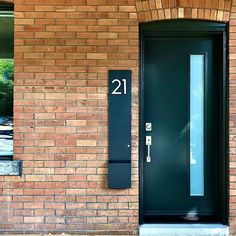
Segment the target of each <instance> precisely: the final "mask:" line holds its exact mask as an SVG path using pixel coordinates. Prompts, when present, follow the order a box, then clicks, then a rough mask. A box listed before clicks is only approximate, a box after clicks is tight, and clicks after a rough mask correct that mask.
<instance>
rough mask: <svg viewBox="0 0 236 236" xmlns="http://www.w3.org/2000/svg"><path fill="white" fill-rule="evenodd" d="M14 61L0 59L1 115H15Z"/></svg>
mask: <svg viewBox="0 0 236 236" xmlns="http://www.w3.org/2000/svg"><path fill="white" fill-rule="evenodd" d="M13 82H14V61H13V60H4V59H2V60H1V59H0V116H12V115H13Z"/></svg>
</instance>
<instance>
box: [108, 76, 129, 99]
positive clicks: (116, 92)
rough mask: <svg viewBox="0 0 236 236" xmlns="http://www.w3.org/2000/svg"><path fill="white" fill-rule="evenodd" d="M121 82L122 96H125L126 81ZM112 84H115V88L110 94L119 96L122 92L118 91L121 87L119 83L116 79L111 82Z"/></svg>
mask: <svg viewBox="0 0 236 236" xmlns="http://www.w3.org/2000/svg"><path fill="white" fill-rule="evenodd" d="M122 82H123V86H124V89H123V94H126V93H127V84H126V79H122ZM114 83H117V86H116V88H115V89H114V90H113V92H112V93H111V94H114V95H121V94H122V92H120V91H118V89H119V88H120V87H121V81H120V80H118V79H114V80H112V84H114Z"/></svg>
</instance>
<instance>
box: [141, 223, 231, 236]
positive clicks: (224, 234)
mask: <svg viewBox="0 0 236 236" xmlns="http://www.w3.org/2000/svg"><path fill="white" fill-rule="evenodd" d="M139 235H140V236H229V227H228V226H227V225H222V224H143V225H141V226H140V228H139Z"/></svg>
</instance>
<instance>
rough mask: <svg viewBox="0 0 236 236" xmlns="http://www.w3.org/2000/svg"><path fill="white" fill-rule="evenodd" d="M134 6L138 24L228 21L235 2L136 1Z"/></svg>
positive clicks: (208, 0) (214, 0)
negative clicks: (198, 20)
mask: <svg viewBox="0 0 236 236" xmlns="http://www.w3.org/2000/svg"><path fill="white" fill-rule="evenodd" d="M232 2H233V4H232ZM135 4H136V9H137V14H138V19H139V22H149V21H155V20H164V19H181V18H185V19H202V20H216V21H229V18H230V12H231V8H232V5H233V6H234V5H235V6H236V0H136V1H135Z"/></svg>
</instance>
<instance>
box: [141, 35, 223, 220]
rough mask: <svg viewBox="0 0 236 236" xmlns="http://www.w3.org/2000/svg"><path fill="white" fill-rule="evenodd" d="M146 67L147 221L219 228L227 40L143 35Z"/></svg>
mask: <svg viewBox="0 0 236 236" xmlns="http://www.w3.org/2000/svg"><path fill="white" fill-rule="evenodd" d="M142 63H143V65H142V71H143V74H142V88H143V97H142V102H143V106H142V114H143V117H142V119H141V120H142V121H141V122H142V127H143V129H142V135H141V139H142V142H141V143H142V148H141V152H142V153H141V162H142V163H141V168H142V183H141V184H142V189H141V192H142V196H141V199H142V203H141V204H142V212H141V215H142V217H141V218H142V222H222V214H223V212H224V209H223V208H224V206H223V205H224V204H223V201H226V199H225V200H223V198H224V192H225V190H224V189H223V188H224V187H223V186H224V184H223V182H222V181H223V179H222V177H223V175H224V174H223V172H224V161H225V160H224V157H223V155H222V149H223V145H224V144H223V142H222V131H223V130H222V128H221V127H222V126H221V125H222V121H223V117H224V115H223V108H222V107H223V105H222V104H223V102H222V97H223V94H224V93H223V90H224V88H223V87H222V81H223V66H222V64H223V50H222V37H220V36H219V35H210V34H206V35H191V34H190V33H189V32H188V34H186V35H185V34H184V33H182V34H179V35H178V34H174V35H168V36H163V35H158V36H153V35H152V36H146V37H144V38H143V60H142Z"/></svg>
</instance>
